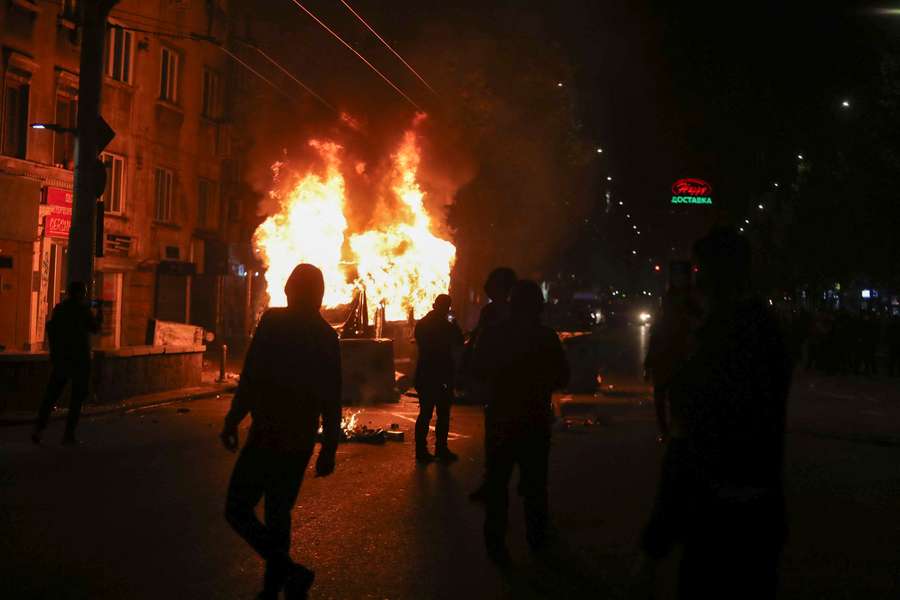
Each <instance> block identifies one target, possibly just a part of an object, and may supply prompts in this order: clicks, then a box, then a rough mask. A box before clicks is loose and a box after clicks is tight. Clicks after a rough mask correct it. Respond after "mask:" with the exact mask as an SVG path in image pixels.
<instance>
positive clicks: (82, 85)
mask: <svg viewBox="0 0 900 600" xmlns="http://www.w3.org/2000/svg"><path fill="white" fill-rule="evenodd" d="M117 3H118V0H82V2H80V5H81V27H82V30H81V60H80V67H79V75H78V123H77V129H78V147H77V149H76V151H75V186H74V187H75V189H74V195H73V196H74V197H73V206H72V228H71V229H70V230H69V268H68V283H71V282H73V281H81V282H83V283H84V284H85V285H86V286H87V287H88V297H93V294H92V290H93V282H94V252H95V248H94V246H95V242H96V240H95V235H94V227H95V226H96V208H97V196H98V195H99V194H98V193H97V192H98V190H99V188H100V184H101V182H100V181H98V179H99V177H98V176H97V168H96V165H97V155H98V154H99V151H100V148H99V146H100V144H101V143H102V140H100V139H99V138H100V134H99V124H100V94H101V90H102V85H103V48H104V45H105V41H106V18H107V17H108V16H109V12H110V11H111V10H112V8H113V6H115V5H116V4H117ZM107 142H108V140H107Z"/></svg>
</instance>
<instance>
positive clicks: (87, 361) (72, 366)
mask: <svg viewBox="0 0 900 600" xmlns="http://www.w3.org/2000/svg"><path fill="white" fill-rule="evenodd" d="M102 321H103V312H102V311H101V310H100V309H97V311H96V312H93V311H91V308H90V307H89V306H88V305H87V287H86V286H85V285H84V283H82V282H80V281H73V282H72V283H70V284H69V287H68V290H67V291H66V299H65V300H63V301H62V302H60V303H59V304H57V305H56V307H55V308H54V309H53V313H52V315H51V316H50V320H49V321H47V339H48V341H49V342H50V364H51V371H50V381H49V382H48V383H47V391H46V392H45V393H44V400H43V402H41V408H40V410H39V411H38V416H37V422H36V423H35V426H34V432H33V433H32V434H31V440H32V441H33V442H34V443H35V444H40V443H41V437H42V436H43V433H44V429H46V428H47V422H48V421H49V420H50V413H51V412H52V411H53V406H54V405H55V404H56V401H57V400H59V395H60V394H61V393H62V391H63V389H65V387H66V383H68V382H70V381H71V382H72V394H71V396H70V398H71V399H70V401H69V414H68V417H67V418H66V432H65V434H63V444H67V445H69V444H71V445H74V444H77V443H78V442H77V440H76V439H75V427H76V426H77V425H78V417H79V416H80V415H81V405H82V403H83V402H84V399H85V398H86V397H87V395H88V386H89V385H90V380H91V334H93V333H98V332H99V331H100V325H101V324H102Z"/></svg>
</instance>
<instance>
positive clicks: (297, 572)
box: [284, 565, 316, 600]
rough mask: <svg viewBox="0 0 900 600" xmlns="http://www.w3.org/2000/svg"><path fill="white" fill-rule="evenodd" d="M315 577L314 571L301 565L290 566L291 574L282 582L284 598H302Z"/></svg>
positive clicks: (296, 599)
mask: <svg viewBox="0 0 900 600" xmlns="http://www.w3.org/2000/svg"><path fill="white" fill-rule="evenodd" d="M315 579H316V574H315V572H313V571H311V570H310V569H307V568H306V567H304V566H303V565H294V566H293V567H291V574H290V575H288V578H287V581H285V582H284V597H285V599H286V600H304V599H305V598H306V596H307V594H308V593H309V588H311V587H312V584H313V581H315Z"/></svg>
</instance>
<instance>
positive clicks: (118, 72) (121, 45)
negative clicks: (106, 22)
mask: <svg viewBox="0 0 900 600" xmlns="http://www.w3.org/2000/svg"><path fill="white" fill-rule="evenodd" d="M133 50H134V34H133V33H132V32H130V31H125V30H124V29H122V28H121V27H116V26H115V25H113V26H111V27H110V28H109V30H108V32H107V34H106V74H107V75H108V76H109V77H111V78H113V79H115V80H116V81H121V82H122V83H131V76H132V70H133V69H132V52H133Z"/></svg>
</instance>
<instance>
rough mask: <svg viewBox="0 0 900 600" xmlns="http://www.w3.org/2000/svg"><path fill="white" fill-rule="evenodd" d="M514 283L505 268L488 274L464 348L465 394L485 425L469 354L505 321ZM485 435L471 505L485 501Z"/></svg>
mask: <svg viewBox="0 0 900 600" xmlns="http://www.w3.org/2000/svg"><path fill="white" fill-rule="evenodd" d="M517 280H518V277H517V276H516V272H515V271H513V270H512V269H511V268H509V267H497V268H496V269H494V270H493V271H491V272H490V274H489V275H488V278H487V281H485V282H484V293H485V294H487V297H488V303H487V304H485V305H484V307H483V308H482V309H481V313H479V315H478V325H476V326H475V330H474V331H472V335H471V336H469V341H468V343H467V344H466V351H465V354H464V358H463V371H464V376H465V377H466V380H467V381H466V384H467V387H468V393H470V394H471V395H472V396H474V397H476V398H477V399H478V401H479V402H480V403H481V404H482V406H484V411H485V413H484V418H485V422H487V420H488V415H487V410H488V400H489V398H488V392H487V389H486V385H485V384H484V383H483V382H481V381H476V380H474V379H472V377H470V376H469V375H470V373H469V371H470V370H471V369H470V367H471V363H472V352H473V351H474V348H475V346H476V344H477V343H478V339H479V338H480V337H481V335H482V334H483V333H484V332H485V331H487V330H488V329H490V328H492V327H496V326H498V325H500V324H501V323H503V322H504V321H505V320H506V319H508V318H509V293H510V291H512V287H513V286H514V285H515V284H516V281H517ZM488 432H489V429H488V428H487V427H485V428H484V435H485V437H484V460H485V466H484V480H483V481H482V482H481V485H479V486H478V489H476V490H475V491H473V492H472V493H471V494H469V500H471V501H473V502H484V501H485V499H486V498H487V496H486V495H485V494H486V487H485V485H486V482H487V471H488V466H487V460H488V448H489V447H490V440H489V439H488V438H487V435H488Z"/></svg>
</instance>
